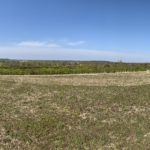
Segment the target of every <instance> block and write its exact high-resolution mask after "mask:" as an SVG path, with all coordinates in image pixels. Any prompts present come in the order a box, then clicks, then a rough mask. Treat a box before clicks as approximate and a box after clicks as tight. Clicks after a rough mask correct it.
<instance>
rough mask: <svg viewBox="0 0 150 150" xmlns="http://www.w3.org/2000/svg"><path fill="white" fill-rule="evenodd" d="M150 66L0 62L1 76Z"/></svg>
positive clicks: (108, 70) (116, 70) (108, 71)
mask: <svg viewBox="0 0 150 150" xmlns="http://www.w3.org/2000/svg"><path fill="white" fill-rule="evenodd" d="M149 69H150V64H138V63H122V62H118V63H113V62H101V61H95V62H94V61H19V60H0V74H1V75H37V74H39V75H42V74H76V73H103V72H107V73H110V72H124V71H146V70H149Z"/></svg>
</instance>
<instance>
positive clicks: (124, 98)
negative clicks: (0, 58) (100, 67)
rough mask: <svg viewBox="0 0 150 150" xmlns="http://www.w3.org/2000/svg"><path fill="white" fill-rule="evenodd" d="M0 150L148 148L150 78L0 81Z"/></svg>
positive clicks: (102, 76)
mask: <svg viewBox="0 0 150 150" xmlns="http://www.w3.org/2000/svg"><path fill="white" fill-rule="evenodd" d="M0 149H1V150H3V149H4V150H5V149H6V150H9V149H11V150H17V149H19V150H20V149H21V150H22V149H25V150H30V149H33V150H55V149H58V150H61V149H62V150H80V149H81V150H84V149H85V150H107V149H108V150H109V149H111V150H113V149H118V150H120V149H123V150H128V149H129V150H134V149H135V150H138V149H139V150H141V149H144V150H148V149H150V74H149V73H146V72H138V73H115V74H93V75H92V74H91V75H60V76H0Z"/></svg>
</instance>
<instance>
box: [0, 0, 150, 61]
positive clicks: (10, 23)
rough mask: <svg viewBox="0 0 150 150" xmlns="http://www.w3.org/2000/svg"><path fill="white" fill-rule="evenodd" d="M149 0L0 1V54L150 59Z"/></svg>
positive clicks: (87, 58) (6, 56) (23, 57)
mask: <svg viewBox="0 0 150 150" xmlns="http://www.w3.org/2000/svg"><path fill="white" fill-rule="evenodd" d="M149 6H150V1H149V0H1V1H0V57H1V58H12V59H53V60H54V59H59V60H60V59H61V60H63V59H64V60H71V59H73V60H110V61H119V60H122V61H126V62H150V57H148V56H150V44H149V43H150V9H149Z"/></svg>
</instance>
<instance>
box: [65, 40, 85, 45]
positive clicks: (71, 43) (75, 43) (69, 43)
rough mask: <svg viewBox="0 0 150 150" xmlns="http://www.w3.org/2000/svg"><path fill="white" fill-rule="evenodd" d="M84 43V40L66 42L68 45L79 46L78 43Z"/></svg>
mask: <svg viewBox="0 0 150 150" xmlns="http://www.w3.org/2000/svg"><path fill="white" fill-rule="evenodd" d="M84 43H85V41H76V42H67V43H66V44H67V45H69V46H79V45H82V44H84Z"/></svg>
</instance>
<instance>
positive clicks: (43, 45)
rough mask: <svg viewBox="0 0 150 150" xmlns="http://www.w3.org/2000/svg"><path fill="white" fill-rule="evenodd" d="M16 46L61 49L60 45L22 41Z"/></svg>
mask: <svg viewBox="0 0 150 150" xmlns="http://www.w3.org/2000/svg"><path fill="white" fill-rule="evenodd" d="M16 45H17V46H20V47H59V45H58V44H56V43H52V42H48V41H22V42H19V43H17V44H16Z"/></svg>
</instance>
